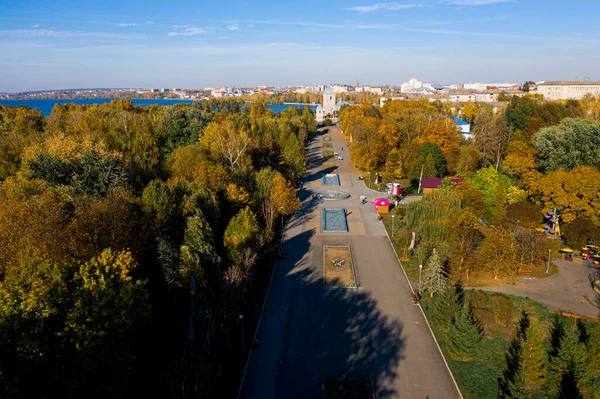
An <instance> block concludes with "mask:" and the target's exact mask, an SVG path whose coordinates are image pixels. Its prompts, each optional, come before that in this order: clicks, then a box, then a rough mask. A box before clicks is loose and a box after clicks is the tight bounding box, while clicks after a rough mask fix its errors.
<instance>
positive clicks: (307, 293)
mask: <svg viewBox="0 0 600 399" xmlns="http://www.w3.org/2000/svg"><path fill="white" fill-rule="evenodd" d="M325 134H326V135H328V136H331V137H332V138H333V140H332V143H333V150H334V151H335V152H338V153H340V155H341V156H342V157H343V158H344V159H343V160H341V161H339V160H337V158H336V159H335V160H333V161H331V162H332V163H327V164H323V160H322V158H321V145H322V143H323V136H324V135H325ZM342 147H343V148H344V150H343V151H342V150H341V148H342ZM308 156H309V157H308V167H307V169H308V171H307V173H306V175H305V176H304V178H303V183H304V188H303V189H302V190H300V192H299V196H300V197H301V199H302V201H303V202H302V207H301V209H300V211H299V212H298V213H297V214H296V215H295V216H294V217H293V218H292V219H291V220H290V221H289V222H288V224H287V226H286V232H285V238H284V241H283V243H282V248H281V252H286V253H287V254H288V256H287V259H285V260H280V261H278V263H277V265H276V267H275V270H274V272H273V273H274V274H273V279H272V284H271V288H270V292H269V294H268V297H267V299H266V302H265V307H264V310H263V315H262V318H261V321H260V324H259V328H258V333H257V335H258V338H259V339H260V341H261V347H260V349H258V350H254V351H253V352H252V353H251V355H250V358H249V361H248V367H247V369H246V373H245V376H244V380H243V382H242V387H241V389H240V397H241V398H261V399H265V398H266V399H268V398H321V397H322V383H323V379H324V378H326V377H353V378H371V380H372V382H373V385H374V390H375V393H376V395H377V398H400V397H401V398H420V399H426V398H429V399H434V398H456V397H458V392H457V390H456V388H455V385H454V383H453V380H452V377H451V375H450V373H449V371H448V370H447V368H446V366H445V364H444V361H443V358H442V356H441V354H440V353H439V350H438V348H437V346H436V344H435V341H434V339H433V337H432V335H431V333H430V331H429V329H428V327H427V324H426V322H425V319H424V317H423V314H422V312H421V310H420V308H419V307H418V306H417V305H414V304H413V303H412V301H411V299H410V295H411V293H412V291H411V289H410V286H409V283H408V282H407V280H406V278H405V276H404V274H403V272H402V269H401V267H400V264H399V263H398V261H397V259H396V257H395V254H394V250H393V248H392V246H391V244H390V242H389V240H388V238H387V236H386V233H385V230H384V227H383V224H382V223H381V222H380V221H378V220H377V213H376V211H375V209H374V208H373V206H372V205H370V204H367V205H361V204H360V202H359V197H360V195H365V196H367V198H368V199H369V200H370V199H372V198H373V197H374V196H375V195H376V194H377V193H376V192H374V191H372V190H369V189H367V188H366V186H365V185H364V183H363V182H362V181H359V180H358V175H357V174H356V169H355V168H354V166H353V165H352V164H351V163H350V161H349V159H350V154H349V151H348V147H347V145H346V143H345V141H344V139H343V136H342V135H341V133H340V131H339V129H338V128H329V131H328V132H327V133H325V132H323V130H321V131H320V134H318V135H316V137H313V139H312V140H311V142H310V143H309V147H308ZM334 169H335V172H334V173H338V174H339V175H340V180H341V187H339V188H338V187H335V188H332V187H323V186H321V176H322V174H323V170H325V171H333V170H334ZM327 189H336V190H338V191H344V192H347V193H350V194H351V197H350V198H349V199H347V200H343V201H325V202H324V203H317V202H316V201H313V200H312V194H313V193H314V192H325V191H327ZM323 207H327V208H332V207H335V208H340V207H343V208H345V209H346V211H347V214H348V224H349V228H350V231H349V232H348V233H324V232H322V231H321V227H320V226H321V224H320V223H321V220H320V218H321V212H320V211H321V208H323ZM324 245H350V246H351V249H352V254H353V261H354V266H355V271H356V275H357V279H358V283H359V289H357V290H326V289H325V285H324V279H323V246H324Z"/></svg>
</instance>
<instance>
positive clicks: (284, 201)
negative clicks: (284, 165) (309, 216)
mask: <svg viewBox="0 0 600 399" xmlns="http://www.w3.org/2000/svg"><path fill="white" fill-rule="evenodd" d="M271 199H272V200H273V204H274V206H275V207H276V209H277V211H278V212H279V213H281V214H283V215H292V214H294V212H296V210H297V209H298V207H299V206H300V200H299V199H298V197H297V196H296V189H295V188H294V187H293V186H292V184H291V183H290V182H289V181H287V180H286V179H285V178H284V177H283V176H281V175H280V174H276V175H275V177H274V179H273V191H272V192H271Z"/></svg>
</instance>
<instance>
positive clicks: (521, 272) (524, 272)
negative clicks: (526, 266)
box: [517, 270, 533, 276]
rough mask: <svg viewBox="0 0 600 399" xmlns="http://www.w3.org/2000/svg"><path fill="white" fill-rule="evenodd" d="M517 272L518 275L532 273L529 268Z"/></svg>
mask: <svg viewBox="0 0 600 399" xmlns="http://www.w3.org/2000/svg"><path fill="white" fill-rule="evenodd" d="M517 274H518V275H519V276H530V275H531V274H533V272H532V271H531V270H518V271H517Z"/></svg>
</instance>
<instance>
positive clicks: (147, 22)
mask: <svg viewBox="0 0 600 399" xmlns="http://www.w3.org/2000/svg"><path fill="white" fill-rule="evenodd" d="M144 23H145V24H148V25H152V24H153V23H154V21H146V22H144Z"/></svg>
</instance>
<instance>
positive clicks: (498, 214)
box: [488, 181, 506, 226]
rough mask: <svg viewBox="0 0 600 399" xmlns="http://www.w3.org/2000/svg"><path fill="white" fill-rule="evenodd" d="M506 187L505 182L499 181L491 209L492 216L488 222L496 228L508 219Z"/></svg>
mask: <svg viewBox="0 0 600 399" xmlns="http://www.w3.org/2000/svg"><path fill="white" fill-rule="evenodd" d="M505 206H506V186H505V185H504V182H503V181H499V182H498V183H497V184H496V187H495V188H494V197H493V198H492V203H491V207H490V215H489V218H488V220H489V221H490V223H491V224H492V225H494V226H498V225H500V224H502V223H503V222H504V218H505V217H506V208H505Z"/></svg>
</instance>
